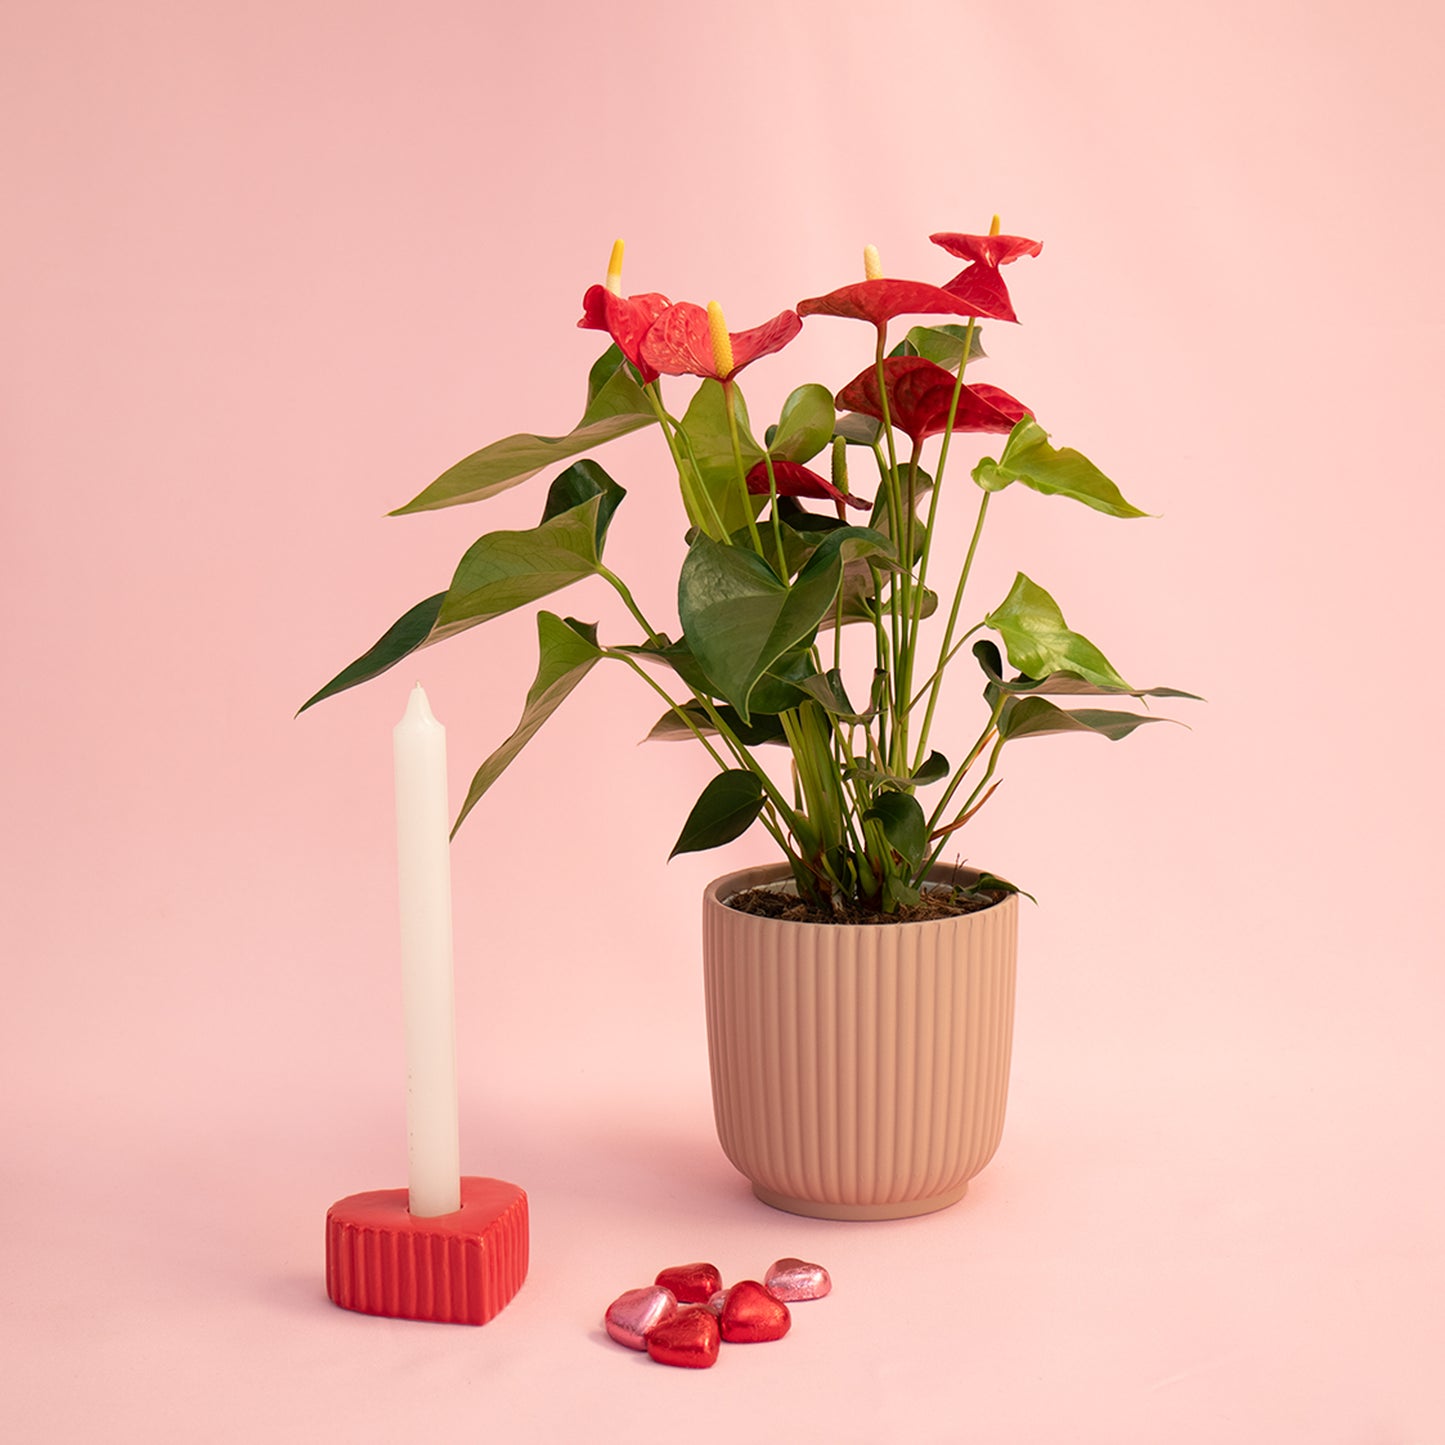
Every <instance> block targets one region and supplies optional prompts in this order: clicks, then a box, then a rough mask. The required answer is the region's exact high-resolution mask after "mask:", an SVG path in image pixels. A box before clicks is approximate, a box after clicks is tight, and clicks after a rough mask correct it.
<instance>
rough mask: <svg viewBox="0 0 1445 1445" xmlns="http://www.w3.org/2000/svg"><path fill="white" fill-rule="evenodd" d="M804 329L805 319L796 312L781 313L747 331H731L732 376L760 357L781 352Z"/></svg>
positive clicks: (729, 336) (729, 335)
mask: <svg viewBox="0 0 1445 1445" xmlns="http://www.w3.org/2000/svg"><path fill="white" fill-rule="evenodd" d="M802 329H803V318H802V317H801V316H799V315H798V313H797V312H796V311H780V312H778V314H777V315H776V316H774V317H773V318H772V320H771V321H764V322H763V324H762V325H761V326H753V327H750V328H749V329H748V330H747V331H729V332H728V338H729V340H731V342H732V344H733V369H732V374H733V375H734V376H736V375H737V374H738V372H740V371H741V370H742V369H743V367H745V366H747V365H749V364H750V363H751V362H754V361H756V360H757V359H758V358H759V357H760V356H771V355H772V354H773V352H775V351H781V350H782V349H783V347H785V346H786V345H787V344H788V343H789V342H790V341H791V340H792V339H793V338H794V337H795V336H796V335H797V334H798V333H799V332H800V331H801V330H802Z"/></svg>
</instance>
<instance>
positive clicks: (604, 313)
mask: <svg viewBox="0 0 1445 1445" xmlns="http://www.w3.org/2000/svg"><path fill="white" fill-rule="evenodd" d="M670 304H671V303H670V302H669V301H668V299H667V297H666V296H662V295H659V294H658V293H657V292H656V291H645V292H643V293H642V294H641V295H640V296H614V295H613V294H612V292H611V291H609V290H608V289H607V288H606V287H605V286H589V287H588V288H587V294H586V295H585V296H584V297H583V298H582V319H581V320H580V321H579V322H578V323H577V324H578V326H580V327H582V328H583V329H584V330H587V331H605V332H607V333H608V334H609V335H610V336H611V337H612V339H613V340H614V341H615V342H616V343H617V344H618V346H619V347H621V349H622V354H623V355H624V356H625V357H626V358H627V359H628V360H629V361H630V362H631V363H632V364H633V365H634V366H635V367H636V368H637V369H638V371H640V372H641V373H642V380H643V383H644V385H645V384H646V383H647V382H650V381H656V380H657V372H656V371H654V370H653V369H652V368H651V367H650V366H648V365H647V363H646V362H645V361H644V360H643V359H642V351H641V346H642V338H643V337H644V336H645V335H646V334H647V331H648V328H649V327H650V326H651V325H652V323H653V322H654V321H656V320H657V318H658V317H659V316H660V315H661V314H662V313H663V312H664V311H666V310H667V308H668V306H669V305H670Z"/></svg>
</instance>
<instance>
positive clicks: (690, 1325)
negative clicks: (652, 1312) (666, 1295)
mask: <svg viewBox="0 0 1445 1445" xmlns="http://www.w3.org/2000/svg"><path fill="white" fill-rule="evenodd" d="M721 1342H722V1341H721V1336H720V1334H719V1332H718V1322H717V1316H716V1315H714V1314H711V1313H709V1312H708V1311H707V1310H705V1309H698V1308H696V1307H694V1308H691V1309H685V1310H678V1312H677V1313H676V1314H675V1315H669V1316H668V1317H667V1318H666V1319H665V1320H660V1321H659V1322H658V1323H657V1324H655V1325H654V1326H653V1327H652V1329H651V1330H650V1331H649V1332H648V1336H647V1353H648V1354H649V1355H651V1356H652V1358H653V1359H654V1360H656V1361H657V1363H658V1364H659V1365H678V1366H680V1367H681V1368H682V1369H684V1370H705V1369H707V1368H708V1366H709V1365H715V1364H717V1354H718V1348H719V1346H720V1344H721Z"/></svg>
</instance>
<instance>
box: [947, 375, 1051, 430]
mask: <svg viewBox="0 0 1445 1445" xmlns="http://www.w3.org/2000/svg"><path fill="white" fill-rule="evenodd" d="M968 389H969V390H970V391H971V392H972V393H973V394H974V396H976V397H979V398H981V399H982V400H984V401H986V402H987V403H988V404H989V405H990V406H991V407H993V409H994V410H995V411H997V412H999V413H1001V414H1002V415H1004V416H1006V417H1007V418H1008V419H1009V421H1010V422H1011V423H1013V422H1021V421H1022V420H1023V419H1024V418H1025V417H1026V416H1032V415H1033V411H1032V409H1031V408H1029V407H1026V406H1025V405H1024V404H1023V402H1021V401H1020V400H1019V399H1018V397H1016V396H1012V395H1010V394H1009V393H1008V392H1006V391H1005V390H1004V389H1003V387H1001V386H991V385H990V384H989V383H988V382H986V381H975V382H970V383H969V388H968ZM954 430H955V431H957V430H958V425H957V419H956V418H955V422H954Z"/></svg>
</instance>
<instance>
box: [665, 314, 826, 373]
mask: <svg viewBox="0 0 1445 1445" xmlns="http://www.w3.org/2000/svg"><path fill="white" fill-rule="evenodd" d="M802 329H803V323H802V321H801V319H800V318H799V316H798V314H797V312H795V311H781V312H779V313H778V315H776V316H774V317H773V318H772V320H771V321H765V322H763V324H762V325H761V326H754V327H752V328H750V329H749V330H747V331H729V332H728V339H729V340H730V341H731V342H732V351H733V369H732V370H731V371H730V372H729V373H728V376H729V377H733V376H736V375H737V374H738V372H740V371H741V370H742V369H743V367H745V366H747V365H749V364H750V363H751V362H754V361H756V360H757V359H758V358H759V357H760V356H767V355H769V354H771V353H772V352H774V351H781V350H782V348H783V347H785V346H786V345H787V344H788V342H790V341H791V340H792V339H793V337H795V336H796V335H797V334H798V332H799V331H801V330H802ZM642 358H643V360H644V361H645V362H646V363H647V364H648V365H649V366H654V367H656V368H657V370H658V371H660V372H662V373H663V374H664V375H666V376H710V377H712V378H713V380H714V381H722V380H723V379H724V378H723V377H722V376H721V375H720V374H719V372H718V369H717V362H716V360H715V359H714V358H713V354H712V331H711V328H710V327H709V325H708V319H707V311H706V309H705V308H704V307H701V306H697V305H695V304H694V303H693V302H691V301H679V302H678V303H677V305H676V306H669V307H668V308H667V310H666V311H664V312H662V314H661V315H660V316H658V318H657V320H656V321H654V322H653V323H652V326H651V328H650V329H649V330H648V332H647V334H646V335H645V336H644V337H643V338H642Z"/></svg>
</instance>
